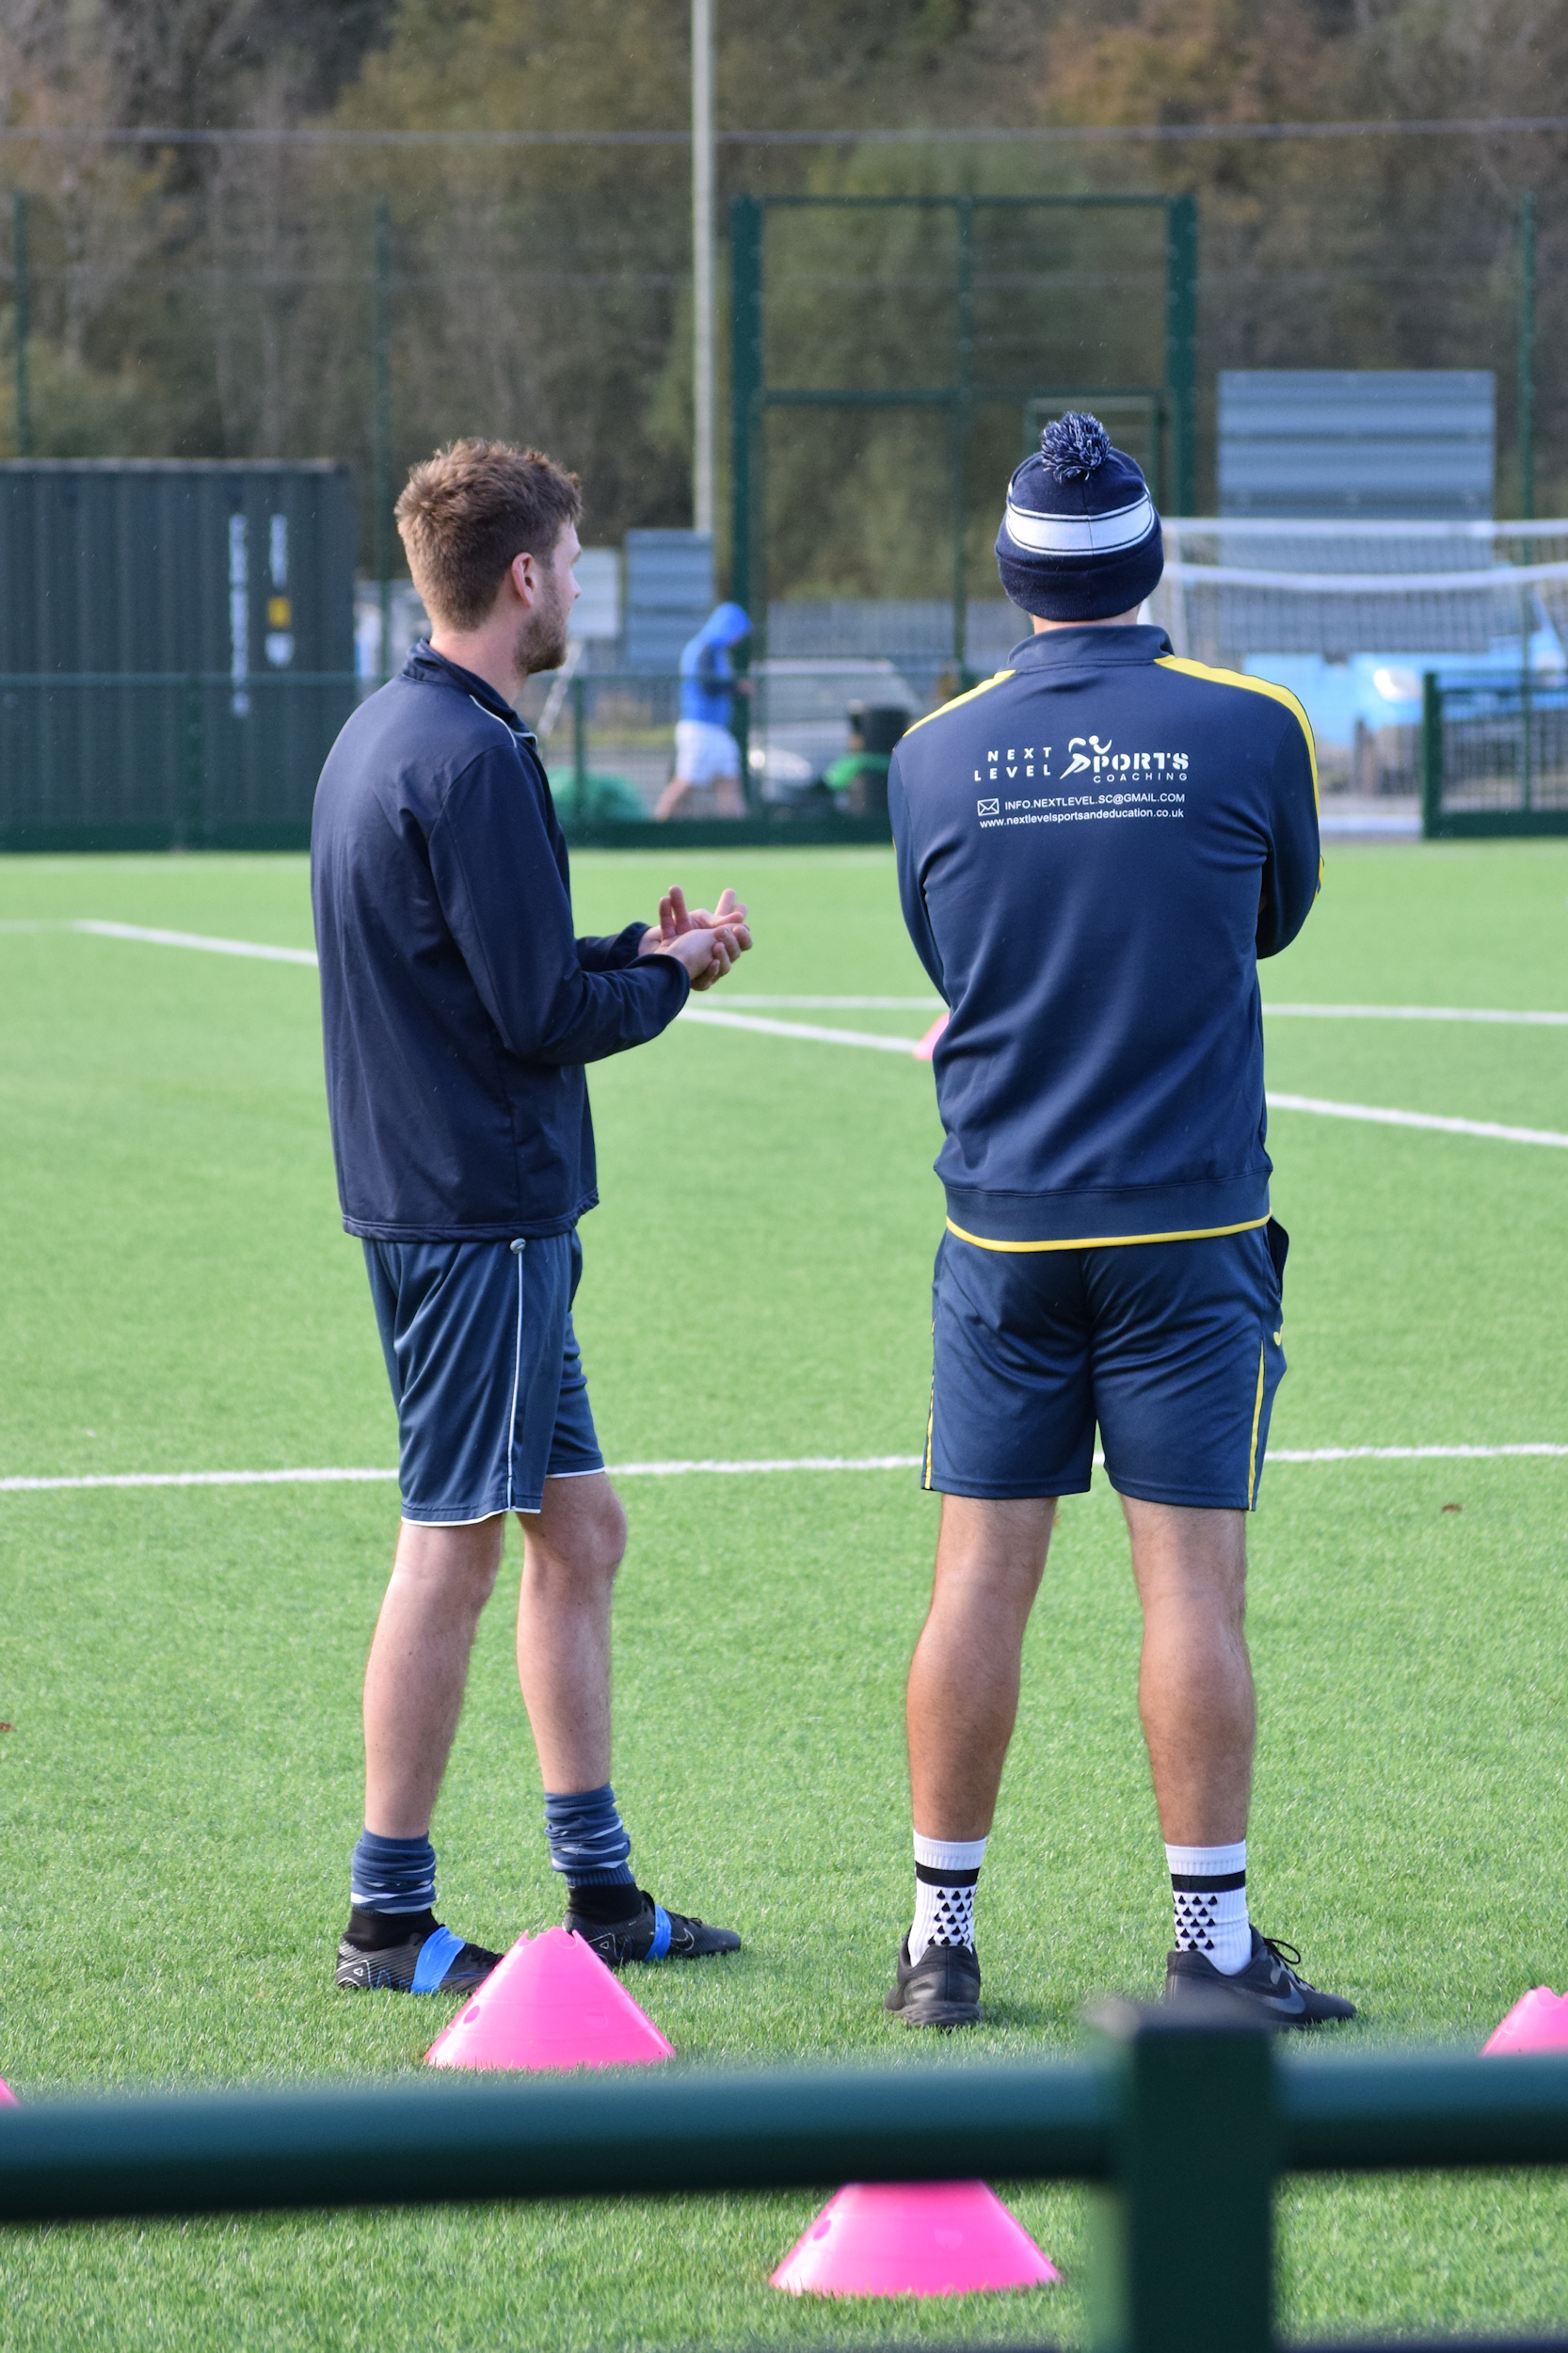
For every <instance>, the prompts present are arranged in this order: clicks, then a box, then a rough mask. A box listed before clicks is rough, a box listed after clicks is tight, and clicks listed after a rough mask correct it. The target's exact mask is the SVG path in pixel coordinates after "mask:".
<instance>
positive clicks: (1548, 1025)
mask: <svg viewBox="0 0 1568 2353" xmlns="http://www.w3.org/2000/svg"><path fill="white" fill-rule="evenodd" d="M1263 1010H1264V1012H1265V1014H1270V1015H1273V1016H1276V1017H1277V1016H1281V1015H1286V1016H1306V1017H1307V1018H1309V1019H1316V1020H1323V1021H1506V1022H1511V1023H1513V1024H1516V1025H1518V1026H1521V1027H1524V1028H1529V1029H1544V1030H1568V1013H1496V1012H1494V1011H1493V1010H1492V1009H1491V1008H1490V1007H1489V1006H1480V1005H1265V1006H1264V1008H1263Z"/></svg>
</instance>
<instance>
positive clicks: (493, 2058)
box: [424, 1929, 675, 2070]
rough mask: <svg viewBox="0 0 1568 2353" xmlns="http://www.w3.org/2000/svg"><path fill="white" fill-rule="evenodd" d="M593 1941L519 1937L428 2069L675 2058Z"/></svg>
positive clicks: (561, 1935)
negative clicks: (611, 1970)
mask: <svg viewBox="0 0 1568 2353" xmlns="http://www.w3.org/2000/svg"><path fill="white" fill-rule="evenodd" d="M673 2057H675V2051H674V2048H673V2046H672V2045H671V2044H670V2043H668V2042H666V2041H665V2040H664V2036H663V2035H662V2034H661V2033H660V2031H659V2029H658V2027H657V2026H656V2025H654V2023H653V2021H652V2019H651V2018H649V2017H648V2013H647V2011H646V2010H643V2009H639V2008H638V2007H637V2004H636V2003H635V2002H634V2001H633V2000H632V1996H631V1994H630V1993H628V1992H627V1991H626V1988H625V1987H624V1986H623V1985H622V1984H621V1983H620V1982H619V1980H618V1979H617V1978H616V1977H612V1975H611V1973H610V1971H609V1970H608V1969H606V1967H605V1966H604V1963H603V1962H602V1961H600V1958H599V1955H598V1954H597V1953H596V1952H595V1951H594V1949H593V1947H592V1945H589V1944H587V1943H585V1942H584V1939H583V1938H582V1937H580V1936H571V1935H568V1932H567V1930H566V1929H546V1930H545V1932H544V1934H543V1935H542V1936H535V1937H527V1936H520V1937H519V1939H518V1941H517V1943H516V1944H515V1945H513V1946H512V1949H511V1951H510V1952H509V1953H505V1954H504V1955H503V1957H502V1959H501V1961H499V1962H498V1963H497V1965H496V1966H495V1968H493V1969H492V1970H491V1971H490V1974H489V1976H488V1977H487V1978H486V1979H485V1982H484V1984H483V1985H482V1986H481V1987H480V1988H479V1991H478V1992H477V1993H475V1994H473V1995H472V1998H471V1999H470V2000H469V2001H467V2002H466V2003H465V2004H464V2005H463V2008H462V2009H460V2010H459V2011H458V2013H457V2015H456V2018H455V2019H454V2020H453V2022H452V2024H451V2025H450V2026H448V2027H447V2028H446V2030H445V2032H444V2033H442V2034H439V2035H438V2036H437V2037H436V2040H435V2041H434V2042H433V2043H432V2044H431V2045H430V2048H429V2050H428V2051H427V2052H426V2053H425V2055H424V2059H425V2065H426V2066H427V2067H504V2068H523V2069H528V2070H541V2069H545V2068H554V2067H648V2066H650V2065H656V2064H657V2063H658V2062H659V2061H660V2060H661V2059H667V2058H673Z"/></svg>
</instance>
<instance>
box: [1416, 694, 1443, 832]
mask: <svg viewBox="0 0 1568 2353" xmlns="http://www.w3.org/2000/svg"><path fill="white" fill-rule="evenodd" d="M1442 830H1443V689H1442V688H1441V686H1439V684H1438V683H1437V673H1436V671H1435V670H1428V671H1427V672H1426V673H1425V675H1424V676H1423V678H1422V680H1421V831H1422V833H1423V835H1424V836H1425V837H1426V839H1427V840H1429V841H1435V840H1437V838H1438V835H1439V834H1440V833H1441V832H1442Z"/></svg>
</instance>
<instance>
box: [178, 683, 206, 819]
mask: <svg viewBox="0 0 1568 2353" xmlns="http://www.w3.org/2000/svg"><path fill="white" fill-rule="evenodd" d="M202 702H203V693H202V684H201V680H200V678H197V677H190V678H187V679H186V680H184V684H183V686H182V688H181V693H180V798H179V803H178V805H177V807H176V808H175V811H174V840H173V845H172V846H173V847H174V848H175V849H176V850H195V849H199V848H200V845H201V841H202V838H203V826H202V803H203V802H204V800H205V799H206V773H205V772H206V765H207V744H206V728H205V724H204V722H205V717H206V714H205V712H204V711H203V708H202Z"/></svg>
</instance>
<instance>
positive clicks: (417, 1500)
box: [365, 1233, 604, 1528]
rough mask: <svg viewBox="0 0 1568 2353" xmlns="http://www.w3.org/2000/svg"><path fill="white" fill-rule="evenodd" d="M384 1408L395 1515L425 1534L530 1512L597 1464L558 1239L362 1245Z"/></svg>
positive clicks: (574, 1248) (569, 1255) (568, 1263)
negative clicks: (556, 1486)
mask: <svg viewBox="0 0 1568 2353" xmlns="http://www.w3.org/2000/svg"><path fill="white" fill-rule="evenodd" d="M365 1265H366V1266H367V1268H368V1269H369V1271H370V1289H371V1296H372V1298H373V1299H374V1300H375V1302H376V1322H377V1323H378V1324H379V1325H380V1327H381V1352H382V1354H383V1355H384V1356H385V1357H386V1360H387V1377H388V1379H389V1380H390V1381H391V1383H392V1396H393V1398H394V1400H395V1401H396V1404H397V1434H398V1483H399V1485H400V1487H401V1489H402V1492H403V1516H404V1518H405V1519H406V1520H421V1521H424V1523H425V1524H426V1525H427V1526H429V1527H432V1528H452V1527H456V1526H457V1525H458V1524H460V1523H461V1522H464V1521H467V1520H488V1519H491V1518H493V1517H494V1515H495V1513H498V1512H536V1511H537V1510H538V1509H539V1507H540V1505H541V1504H542V1503H543V1501H544V1482H545V1481H546V1480H547V1479H576V1478H580V1477H582V1476H583V1474H584V1472H587V1471H599V1470H602V1469H603V1468H604V1457H603V1456H602V1454H600V1450H599V1440H598V1438H597V1437H596V1435H595V1434H594V1417H593V1415H592V1413H591V1411H590V1410H589V1406H588V1385H587V1383H586V1381H585V1380H584V1377H583V1360H582V1357H581V1356H580V1355H579V1353H578V1350H577V1336H576V1334H575V1333H574V1332H573V1330H572V1328H571V1303H572V1299H573V1297H574V1295H575V1293H576V1290H577V1285H578V1279H579V1277H580V1276H581V1274H582V1272H583V1246H582V1244H581V1243H580V1242H579V1241H578V1239H577V1236H576V1235H575V1234H574V1233H572V1234H550V1235H547V1236H545V1237H544V1238H543V1239H542V1240H535V1241H513V1242H504V1241H367V1242H366V1244H365Z"/></svg>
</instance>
